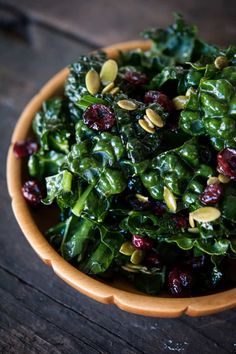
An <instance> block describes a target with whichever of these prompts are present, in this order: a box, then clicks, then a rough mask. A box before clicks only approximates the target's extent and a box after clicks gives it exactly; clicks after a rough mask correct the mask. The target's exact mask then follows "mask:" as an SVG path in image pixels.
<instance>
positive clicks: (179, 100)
mask: <svg viewBox="0 0 236 354" xmlns="http://www.w3.org/2000/svg"><path fill="white" fill-rule="evenodd" d="M188 100H189V99H188V97H187V96H183V95H180V96H176V97H175V98H173V100H172V102H173V103H174V106H175V109H176V110H177V111H180V110H181V109H184V108H185V106H186V104H187V102H188Z"/></svg>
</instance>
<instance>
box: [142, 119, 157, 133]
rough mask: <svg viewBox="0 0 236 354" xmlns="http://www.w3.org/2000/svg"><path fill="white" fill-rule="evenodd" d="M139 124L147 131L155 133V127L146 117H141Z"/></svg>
mask: <svg viewBox="0 0 236 354" xmlns="http://www.w3.org/2000/svg"><path fill="white" fill-rule="evenodd" d="M138 124H139V125H140V127H141V128H143V130H145V131H146V132H148V133H150V134H154V133H155V129H154V128H151V127H150V126H149V124H148V123H147V122H146V121H145V120H144V119H139V121H138Z"/></svg>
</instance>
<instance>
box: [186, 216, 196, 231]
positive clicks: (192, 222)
mask: <svg viewBox="0 0 236 354" xmlns="http://www.w3.org/2000/svg"><path fill="white" fill-rule="evenodd" d="M188 222H189V225H190V226H191V227H192V228H193V229H194V228H195V222H194V220H193V217H192V214H191V213H190V214H189V217H188Z"/></svg>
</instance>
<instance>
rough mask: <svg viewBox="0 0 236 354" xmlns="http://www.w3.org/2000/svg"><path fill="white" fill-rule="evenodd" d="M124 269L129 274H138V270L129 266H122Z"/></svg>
mask: <svg viewBox="0 0 236 354" xmlns="http://www.w3.org/2000/svg"><path fill="white" fill-rule="evenodd" d="M121 268H122V269H124V270H126V271H127V272H131V273H138V270H137V269H132V268H130V267H128V266H121Z"/></svg>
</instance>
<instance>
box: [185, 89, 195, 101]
mask: <svg viewBox="0 0 236 354" xmlns="http://www.w3.org/2000/svg"><path fill="white" fill-rule="evenodd" d="M194 92H195V90H194V88H193V87H189V88H188V89H187V91H186V93H185V96H186V97H187V98H189V97H190V96H191V94H192V93H194Z"/></svg>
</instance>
